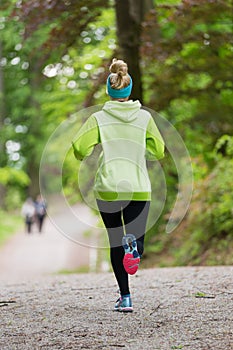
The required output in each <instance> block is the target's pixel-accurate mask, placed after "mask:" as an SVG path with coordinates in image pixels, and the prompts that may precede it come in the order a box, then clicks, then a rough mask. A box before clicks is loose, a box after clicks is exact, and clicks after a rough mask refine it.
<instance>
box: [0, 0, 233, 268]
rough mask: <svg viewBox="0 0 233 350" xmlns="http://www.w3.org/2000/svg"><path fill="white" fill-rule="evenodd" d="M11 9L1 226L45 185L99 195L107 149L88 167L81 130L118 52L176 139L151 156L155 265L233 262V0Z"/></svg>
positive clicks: (92, 1)
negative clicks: (98, 168) (77, 143)
mask: <svg viewBox="0 0 233 350" xmlns="http://www.w3.org/2000/svg"><path fill="white" fill-rule="evenodd" d="M0 10H1V15H0V216H1V222H0V236H1V235H4V231H5V230H6V228H7V230H9V231H11V230H13V227H14V225H12V227H11V224H10V225H9V227H8V226H7V225H6V223H5V221H7V222H8V223H9V221H10V222H11V221H12V222H14V220H15V219H14V216H15V215H16V213H18V212H19V210H20V208H21V206H22V203H23V201H24V200H25V199H26V197H28V196H31V197H33V198H34V197H35V196H36V195H37V194H38V193H39V192H40V191H42V192H44V193H46V195H48V197H49V196H50V195H53V194H54V193H56V192H57V191H62V192H63V194H65V196H66V198H67V200H68V201H69V203H71V204H73V203H76V202H78V201H83V200H84V202H88V203H89V202H90V203H91V202H92V199H91V188H92V186H91V183H92V177H93V169H94V167H95V163H96V162H95V159H96V155H93V158H92V159H91V160H90V161H89V163H88V162H87V164H86V165H85V166H84V167H82V166H81V165H80V163H79V162H77V161H76V160H75V158H74V156H73V154H72V150H71V140H72V137H74V136H75V132H76V130H78V129H79V128H80V126H81V124H82V123H83V121H84V120H85V119H86V118H87V116H88V115H89V114H90V113H91V111H92V108H93V106H98V105H102V104H103V103H104V102H106V101H107V99H108V96H107V95H106V87H105V84H106V78H107V76H108V74H109V70H108V67H109V65H110V63H111V61H112V59H113V58H114V57H117V58H122V59H124V60H125V61H126V62H127V63H128V66H129V72H130V74H131V76H132V78H133V82H134V86H133V92H132V96H131V98H132V99H134V100H135V99H139V100H140V101H141V103H142V104H143V106H145V107H146V108H148V109H149V110H150V111H152V114H153V113H154V115H155V117H154V118H155V120H156V121H157V123H158V127H159V128H161V132H162V134H163V137H164V140H165V144H166V153H165V157H164V159H162V160H161V161H160V162H159V163H156V164H154V163H152V162H151V163H149V164H148V167H149V172H150V177H151V182H152V185H153V188H154V189H155V198H154V199H153V201H152V205H151V215H152V220H151V222H152V224H151V225H150V227H149V229H148V233H147V236H146V249H145V250H146V254H145V261H144V266H146V267H150V266H169V265H170V266H174V265H216V264H219V265H220V264H221V265H227V264H232V263H233V209H232V208H233V189H232V187H233V186H232V184H233V180H232V179H233V136H232V135H233V134H232V132H233V113H232V112H233V89H232V88H233V80H232V71H233V45H232V41H233V36H232V10H233V5H232V1H231V0H156V1H153V0H144V1H143V0H115V1H113V0H85V1H83V0H79V1H75V0H61V1H59V0H27V1H24V0H1V2H0ZM97 153H98V150H97ZM77 172H79V174H80V184H81V186H79V184H78V180H77ZM61 178H62V180H61ZM61 183H62V186H61ZM161 188H162V190H161ZM175 203H176V204H175ZM174 205H175V208H174ZM90 206H92V205H91V204H90ZM93 211H95V208H93ZM169 218H170V219H169ZM169 220H170V221H169ZM17 222H18V221H17ZM168 222H169V223H170V225H171V229H170V230H169V229H168ZM0 240H1V239H0Z"/></svg>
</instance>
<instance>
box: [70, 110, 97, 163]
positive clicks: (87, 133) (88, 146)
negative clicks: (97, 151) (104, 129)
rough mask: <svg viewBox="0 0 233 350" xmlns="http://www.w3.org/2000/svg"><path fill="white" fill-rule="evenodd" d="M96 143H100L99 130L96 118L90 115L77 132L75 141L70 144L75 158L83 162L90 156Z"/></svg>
mask: <svg viewBox="0 0 233 350" xmlns="http://www.w3.org/2000/svg"><path fill="white" fill-rule="evenodd" d="M98 143H100V135H99V128H98V124H97V121H96V118H95V117H94V116H93V115H92V116H90V117H89V118H88V119H87V121H86V122H85V123H84V124H83V126H82V127H81V129H80V130H79V132H78V134H77V136H76V140H75V141H74V142H72V146H73V151H74V156H75V158H76V159H78V160H83V159H84V158H85V157H88V156H90V155H91V153H92V151H93V149H94V147H95V145H97V144H98Z"/></svg>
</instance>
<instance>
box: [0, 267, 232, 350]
mask: <svg viewBox="0 0 233 350" xmlns="http://www.w3.org/2000/svg"><path fill="white" fill-rule="evenodd" d="M232 276H233V267H197V268H196V267H187V268H185V267H184V268H162V269H148V270H139V272H138V273H137V275H136V276H132V277H131V292H132V299H133V306H134V312H133V313H132V314H122V313H119V312H114V311H113V310H112V309H113V306H114V303H115V300H116V298H117V294H116V290H117V287H116V283H115V279H114V277H113V274H112V273H99V274H94V273H90V274H77V275H64V276H61V275H59V276H50V277H45V278H43V279H41V280H40V281H34V282H33V281H28V282H27V283H18V284H9V283H8V284H5V285H1V288H0V313H1V322H0V349H1V350H22V349H23V350H59V349H62V350H64V349H73V350H81V349H99V350H105V349H106V350H117V349H129V350H135V349H144V350H171V349H183V350H232V349H233V333H232V332H233V285H232Z"/></svg>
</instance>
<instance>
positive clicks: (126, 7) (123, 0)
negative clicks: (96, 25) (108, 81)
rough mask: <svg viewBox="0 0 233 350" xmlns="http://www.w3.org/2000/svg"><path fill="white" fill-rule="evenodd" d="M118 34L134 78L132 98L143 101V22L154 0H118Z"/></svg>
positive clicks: (123, 56)
mask: <svg viewBox="0 0 233 350" xmlns="http://www.w3.org/2000/svg"><path fill="white" fill-rule="evenodd" d="M115 8H116V21H117V35H118V42H119V46H120V54H121V57H118V58H122V59H123V60H124V61H126V62H127V64H128V67H129V73H130V75H131V76H132V79H133V90H132V94H131V97H132V99H139V100H140V101H141V102H142V103H143V94H142V93H143V91H142V79H141V69H140V38H141V28H142V27H141V24H142V21H143V18H144V16H145V14H146V13H147V12H148V11H149V10H150V9H152V8H154V6H153V1H152V0H116V1H115Z"/></svg>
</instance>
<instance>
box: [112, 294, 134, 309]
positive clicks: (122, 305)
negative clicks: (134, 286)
mask: <svg viewBox="0 0 233 350" xmlns="http://www.w3.org/2000/svg"><path fill="white" fill-rule="evenodd" d="M114 311H119V312H133V307H132V300H131V297H130V296H120V298H119V299H118V300H117V302H116V304H115V307H114Z"/></svg>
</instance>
